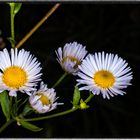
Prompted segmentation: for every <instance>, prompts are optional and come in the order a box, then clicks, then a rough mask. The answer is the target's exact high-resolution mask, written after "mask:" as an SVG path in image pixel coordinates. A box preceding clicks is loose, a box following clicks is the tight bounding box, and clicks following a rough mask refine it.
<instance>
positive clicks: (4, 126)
mask: <svg viewBox="0 0 140 140" xmlns="http://www.w3.org/2000/svg"><path fill="white" fill-rule="evenodd" d="M14 121H15V120H13V119H12V120H9V121H7V122H6V123H5V124H4V125H3V126H2V127H1V128H0V133H1V132H2V131H3V130H5V129H6V127H8V126H9V125H10V124H11V123H12V122H14Z"/></svg>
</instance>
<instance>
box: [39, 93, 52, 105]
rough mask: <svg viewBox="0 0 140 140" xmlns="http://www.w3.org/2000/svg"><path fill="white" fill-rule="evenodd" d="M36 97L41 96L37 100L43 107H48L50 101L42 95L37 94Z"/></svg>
mask: <svg viewBox="0 0 140 140" xmlns="http://www.w3.org/2000/svg"><path fill="white" fill-rule="evenodd" d="M38 95H41V97H40V98H39V100H40V101H41V102H42V104H43V105H49V104H50V100H49V98H48V97H46V96H45V95H43V94H42V93H38Z"/></svg>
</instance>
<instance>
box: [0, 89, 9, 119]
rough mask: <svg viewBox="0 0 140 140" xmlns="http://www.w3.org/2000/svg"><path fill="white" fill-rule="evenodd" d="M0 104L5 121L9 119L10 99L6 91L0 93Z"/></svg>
mask: <svg viewBox="0 0 140 140" xmlns="http://www.w3.org/2000/svg"><path fill="white" fill-rule="evenodd" d="M0 104H1V107H2V111H3V113H4V115H5V117H6V119H7V121H8V120H10V101H9V97H8V94H7V92H6V91H3V92H2V93H0Z"/></svg>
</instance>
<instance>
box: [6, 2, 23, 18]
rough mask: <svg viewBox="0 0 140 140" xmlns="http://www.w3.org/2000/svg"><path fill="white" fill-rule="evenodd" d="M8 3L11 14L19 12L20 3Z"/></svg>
mask: <svg viewBox="0 0 140 140" xmlns="http://www.w3.org/2000/svg"><path fill="white" fill-rule="evenodd" d="M9 5H10V7H11V9H12V13H13V16H15V15H16V14H17V13H18V12H19V10H20V8H21V6H22V3H15V2H11V3H9Z"/></svg>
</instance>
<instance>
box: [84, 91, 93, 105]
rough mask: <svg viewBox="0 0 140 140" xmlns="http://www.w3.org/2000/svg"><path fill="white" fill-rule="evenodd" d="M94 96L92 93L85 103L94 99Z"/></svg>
mask: <svg viewBox="0 0 140 140" xmlns="http://www.w3.org/2000/svg"><path fill="white" fill-rule="evenodd" d="M93 96H94V94H92V93H90V95H89V97H88V98H87V99H86V100H85V101H84V102H85V103H88V102H89V101H90V100H91V99H92V98H93Z"/></svg>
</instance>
